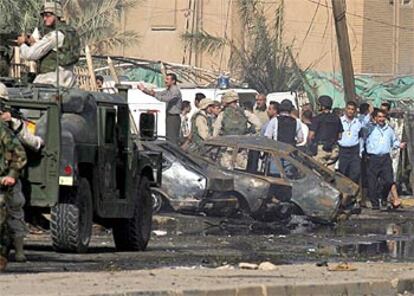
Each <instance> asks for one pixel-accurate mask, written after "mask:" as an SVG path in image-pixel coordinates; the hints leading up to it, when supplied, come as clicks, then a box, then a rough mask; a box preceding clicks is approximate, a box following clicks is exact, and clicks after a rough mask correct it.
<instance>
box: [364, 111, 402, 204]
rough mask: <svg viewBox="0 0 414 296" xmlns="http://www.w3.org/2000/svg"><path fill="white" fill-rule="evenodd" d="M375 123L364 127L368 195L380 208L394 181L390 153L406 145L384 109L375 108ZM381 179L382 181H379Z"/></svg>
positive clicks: (384, 202)
mask: <svg viewBox="0 0 414 296" xmlns="http://www.w3.org/2000/svg"><path fill="white" fill-rule="evenodd" d="M372 117H373V119H374V122H373V123H370V124H368V126H367V127H366V128H364V139H365V148H366V153H367V161H368V164H367V181H368V197H369V199H370V201H371V205H372V208H373V209H379V208H380V206H381V205H385V204H386V202H387V198H388V194H389V192H390V189H391V186H392V184H393V182H394V176H393V175H394V174H393V168H392V161H391V156H390V153H391V151H392V149H397V148H401V149H404V148H405V147H406V144H405V143H400V141H399V140H398V139H397V137H396V135H395V132H394V130H393V129H392V128H391V127H390V126H389V125H388V124H387V117H386V114H385V112H384V111H383V110H379V109H376V110H374V112H373V114H372ZM379 179H380V180H381V182H379Z"/></svg>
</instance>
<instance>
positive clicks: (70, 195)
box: [50, 178, 93, 253]
mask: <svg viewBox="0 0 414 296" xmlns="http://www.w3.org/2000/svg"><path fill="white" fill-rule="evenodd" d="M61 195H63V196H61V197H62V198H60V199H59V200H60V201H59V203H58V204H57V205H55V206H54V207H52V209H51V222H50V230H51V237H52V243H53V248H54V249H55V250H56V251H61V252H75V253H84V252H86V251H87V249H88V245H89V242H90V240H91V235H92V216H93V212H92V211H93V206H92V194H91V188H90V186H89V182H88V180H87V179H86V178H81V179H80V181H79V185H78V186H77V187H76V188H73V189H72V188H70V189H69V188H68V189H65V190H61Z"/></svg>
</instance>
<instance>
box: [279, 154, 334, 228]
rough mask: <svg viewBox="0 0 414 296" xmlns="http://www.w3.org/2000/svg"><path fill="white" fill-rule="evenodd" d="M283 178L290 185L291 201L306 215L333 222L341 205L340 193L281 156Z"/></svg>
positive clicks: (293, 161) (288, 158) (304, 168)
mask: <svg viewBox="0 0 414 296" xmlns="http://www.w3.org/2000/svg"><path fill="white" fill-rule="evenodd" d="M280 164H281V169H282V172H281V173H282V177H283V178H284V179H286V180H287V182H289V183H290V186H291V201H292V202H294V203H295V204H296V205H298V206H299V207H300V208H301V209H302V211H303V212H304V214H305V215H307V216H309V217H311V218H314V219H317V220H324V221H331V220H332V219H333V218H334V217H335V215H336V211H337V209H338V207H339V205H340V192H339V191H338V190H337V189H336V188H334V187H333V186H331V185H330V184H329V183H327V182H324V181H323V180H322V179H321V178H320V177H319V176H318V175H317V174H315V173H314V172H312V171H311V170H310V169H307V168H306V167H305V166H303V165H301V164H300V163H299V162H297V161H296V160H294V159H293V158H291V157H289V156H281V157H280Z"/></svg>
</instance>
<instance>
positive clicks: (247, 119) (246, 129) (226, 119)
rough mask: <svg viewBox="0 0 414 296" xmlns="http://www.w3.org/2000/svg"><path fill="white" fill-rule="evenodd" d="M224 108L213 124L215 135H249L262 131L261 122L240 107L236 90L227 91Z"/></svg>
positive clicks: (224, 97) (223, 100) (223, 101)
mask: <svg viewBox="0 0 414 296" xmlns="http://www.w3.org/2000/svg"><path fill="white" fill-rule="evenodd" d="M221 101H222V103H223V105H224V109H223V111H222V112H221V113H220V114H219V115H218V117H217V119H216V120H215V122H214V124H213V137H216V136H220V135H223V136H227V135H238V136H241V135H247V134H250V133H253V134H254V133H256V132H259V131H260V126H261V123H260V121H259V120H258V119H257V117H253V116H251V114H248V113H246V112H245V111H244V110H243V109H242V108H240V106H239V104H238V101H239V95H238V94H237V93H236V92H235V91H228V92H226V93H225V94H224V95H223V97H222V99H221Z"/></svg>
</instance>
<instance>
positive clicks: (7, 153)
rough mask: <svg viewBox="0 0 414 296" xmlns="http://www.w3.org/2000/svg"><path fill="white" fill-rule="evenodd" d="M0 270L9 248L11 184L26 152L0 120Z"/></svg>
mask: <svg viewBox="0 0 414 296" xmlns="http://www.w3.org/2000/svg"><path fill="white" fill-rule="evenodd" d="M0 142H1V143H0V176H1V179H0V271H4V270H5V268H6V265H7V261H8V253H9V249H10V241H11V238H10V232H9V223H8V221H9V218H8V215H9V213H8V212H9V210H10V201H9V200H13V199H14V193H13V192H12V191H13V186H15V185H16V182H17V180H18V178H19V173H20V170H21V169H22V168H23V167H24V166H25V165H26V153H25V150H24V148H23V146H22V145H21V144H20V142H19V141H18V140H17V139H16V138H15V137H14V136H13V135H12V133H11V132H10V130H9V129H8V128H7V127H6V125H5V124H4V123H3V122H2V121H1V120H0ZM12 203H13V201H12Z"/></svg>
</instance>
